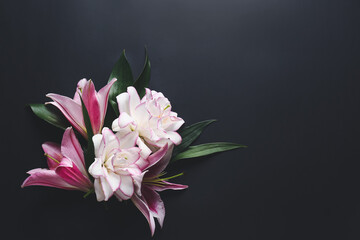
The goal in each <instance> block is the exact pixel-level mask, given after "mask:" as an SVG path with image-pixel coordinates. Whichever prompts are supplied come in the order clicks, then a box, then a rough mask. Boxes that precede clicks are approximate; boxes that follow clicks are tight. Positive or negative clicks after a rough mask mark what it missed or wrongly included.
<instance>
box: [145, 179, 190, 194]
mask: <svg viewBox="0 0 360 240" xmlns="http://www.w3.org/2000/svg"><path fill="white" fill-rule="evenodd" d="M162 183H163V184H164V185H163V186H157V185H148V187H149V188H151V189H153V190H155V191H158V192H161V191H164V190H169V189H171V190H183V189H186V188H188V186H187V185H182V184H176V183H170V182H166V181H162Z"/></svg>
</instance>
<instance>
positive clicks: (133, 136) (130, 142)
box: [116, 131, 139, 149]
mask: <svg viewBox="0 0 360 240" xmlns="http://www.w3.org/2000/svg"><path fill="white" fill-rule="evenodd" d="M116 135H117V134H116ZM138 137H139V134H138V133H137V132H135V131H132V132H129V133H128V134H126V135H124V136H122V137H121V138H120V148H121V149H126V148H131V147H134V146H135V144H136V141H137V139H138Z"/></svg>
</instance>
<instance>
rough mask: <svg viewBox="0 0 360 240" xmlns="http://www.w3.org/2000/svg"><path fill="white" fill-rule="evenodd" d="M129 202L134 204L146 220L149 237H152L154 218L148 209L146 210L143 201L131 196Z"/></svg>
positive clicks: (140, 198) (136, 196)
mask: <svg viewBox="0 0 360 240" xmlns="http://www.w3.org/2000/svg"><path fill="white" fill-rule="evenodd" d="M131 200H132V202H133V203H134V205H135V206H136V207H137V208H138V209H139V210H140V212H141V213H142V214H143V215H144V217H145V218H146V220H147V221H148V223H149V226H150V231H151V236H154V232H155V221H154V217H153V215H152V213H151V211H150V209H149V208H148V206H147V204H146V202H145V200H144V199H143V198H142V197H139V196H138V195H136V194H134V195H133V197H132V198H131Z"/></svg>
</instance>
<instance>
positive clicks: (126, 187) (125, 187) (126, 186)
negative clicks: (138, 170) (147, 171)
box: [119, 175, 134, 200]
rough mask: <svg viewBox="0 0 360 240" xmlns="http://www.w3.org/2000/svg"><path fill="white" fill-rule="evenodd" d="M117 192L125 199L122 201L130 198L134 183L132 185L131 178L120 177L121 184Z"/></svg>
mask: <svg viewBox="0 0 360 240" xmlns="http://www.w3.org/2000/svg"><path fill="white" fill-rule="evenodd" d="M119 190H120V191H121V192H122V193H123V194H124V195H125V197H126V198H125V199H123V200H127V199H129V198H131V196H132V195H133V193H134V183H133V180H132V178H131V176H125V175H122V176H121V183H120V188H119Z"/></svg>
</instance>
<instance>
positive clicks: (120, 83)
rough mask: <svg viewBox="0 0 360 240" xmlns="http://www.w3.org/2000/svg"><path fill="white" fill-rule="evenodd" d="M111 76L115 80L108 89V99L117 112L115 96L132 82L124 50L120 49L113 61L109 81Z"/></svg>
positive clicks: (124, 90)
mask: <svg viewBox="0 0 360 240" xmlns="http://www.w3.org/2000/svg"><path fill="white" fill-rule="evenodd" d="M113 78H116V79H117V81H116V82H115V83H114V84H113V85H112V87H111V89H110V93H109V101H110V104H111V106H112V107H113V108H114V110H115V112H117V113H118V107H117V104H116V96H118V95H119V94H120V93H123V92H126V89H127V87H128V86H131V85H132V84H133V83H134V78H133V75H132V71H131V67H130V64H129V62H128V61H127V59H126V55H125V50H123V51H122V53H121V55H120V58H119V60H118V61H117V62H116V63H115V65H114V67H113V69H112V72H111V74H110V77H109V82H110V81H111V80H112V79H113ZM114 103H115V104H114Z"/></svg>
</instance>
